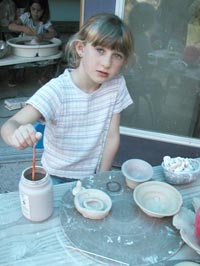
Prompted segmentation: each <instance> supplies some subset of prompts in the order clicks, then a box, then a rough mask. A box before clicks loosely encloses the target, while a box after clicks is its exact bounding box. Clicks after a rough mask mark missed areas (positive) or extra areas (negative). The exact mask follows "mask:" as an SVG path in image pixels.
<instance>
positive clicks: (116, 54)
mask: <svg viewBox="0 0 200 266" xmlns="http://www.w3.org/2000/svg"><path fill="white" fill-rule="evenodd" d="M114 56H115V58H116V59H118V60H122V59H123V58H124V57H123V55H122V54H118V53H115V54H114Z"/></svg>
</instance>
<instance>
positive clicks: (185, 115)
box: [115, 0, 200, 147]
mask: <svg viewBox="0 0 200 266" xmlns="http://www.w3.org/2000/svg"><path fill="white" fill-rule="evenodd" d="M122 3H123V4H122ZM115 12H116V13H117V14H119V15H120V16H122V18H123V19H124V21H125V22H127V23H128V24H129V25H130V28H131V29H132V30H133V35H134V38H135V55H134V57H133V59H132V61H131V62H130V65H129V67H127V69H125V71H124V75H125V78H126V82H127V86H128V89H129V92H130V94H131V95H132V97H133V99H134V101H135V104H134V105H132V106H130V107H129V108H127V109H126V110H125V111H124V112H123V113H122V119H121V132H122V133H123V134H128V135H133V136H137V135H138V136H140V137H141V136H143V137H144V138H152V139H158V140H165V141H169V142H175V143H182V144H190V145H193V146H197V147H198V146H200V142H199V140H198V138H199V136H200V60H199V58H200V50H199V49H200V1H198V0H195V1H194V0H173V1H169V0H137V1H135V0H125V1H116V10H115Z"/></svg>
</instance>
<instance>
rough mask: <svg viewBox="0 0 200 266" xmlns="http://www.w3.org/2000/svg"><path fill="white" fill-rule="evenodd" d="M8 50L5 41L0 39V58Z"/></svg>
mask: <svg viewBox="0 0 200 266" xmlns="http://www.w3.org/2000/svg"><path fill="white" fill-rule="evenodd" d="M7 51H8V46H7V44H6V42H4V41H2V40H0V58H3V57H4V56H5V55H6V53H7Z"/></svg>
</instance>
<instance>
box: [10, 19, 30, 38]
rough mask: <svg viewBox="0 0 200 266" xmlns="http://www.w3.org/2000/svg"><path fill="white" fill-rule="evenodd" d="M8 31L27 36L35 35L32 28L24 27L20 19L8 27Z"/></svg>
mask: <svg viewBox="0 0 200 266" xmlns="http://www.w3.org/2000/svg"><path fill="white" fill-rule="evenodd" d="M8 29H9V30H11V31H14V32H23V33H25V34H26V35H34V32H33V30H32V29H31V28H29V27H27V26H25V25H23V23H22V21H21V20H20V19H16V20H15V21H13V22H11V23H10V24H9V25H8Z"/></svg>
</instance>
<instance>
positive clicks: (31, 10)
mask: <svg viewBox="0 0 200 266" xmlns="http://www.w3.org/2000/svg"><path fill="white" fill-rule="evenodd" d="M8 28H9V30H11V31H14V32H21V33H22V36H33V41H34V44H38V43H40V42H42V41H44V40H49V39H52V38H53V37H56V35H57V34H56V31H55V29H54V28H53V26H52V23H51V21H50V11H49V4H48V1H47V0H46V1H44V0H30V1H29V3H28V5H27V7H26V8H25V10H24V14H22V15H21V16H20V17H19V18H18V19H16V20H15V21H14V22H12V23H10V24H9V26H8ZM48 72H49V69H48V68H46V69H45V70H44V72H43V73H42V75H41V77H40V79H39V82H40V83H41V85H43V84H45V83H46V82H47V81H48V80H49V78H48V77H47V76H46V75H47V73H48ZM16 75H17V73H16V71H13V73H12V75H11V79H10V80H9V85H10V87H14V86H15V85H16Z"/></svg>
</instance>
